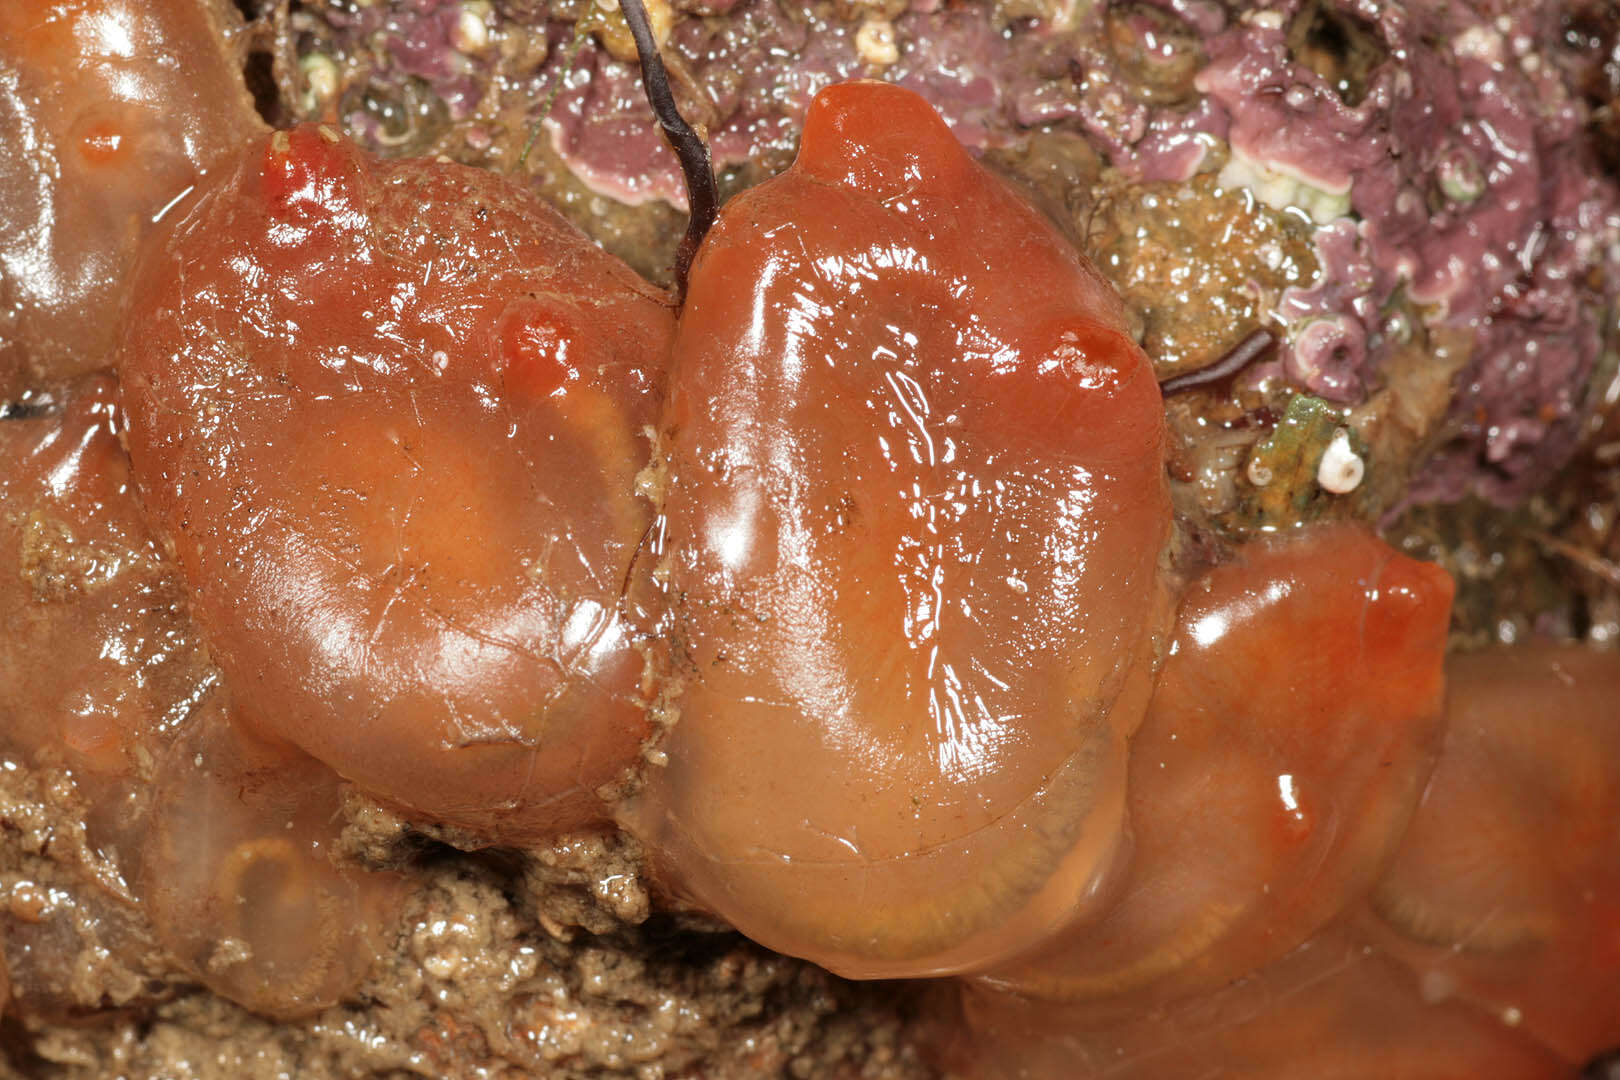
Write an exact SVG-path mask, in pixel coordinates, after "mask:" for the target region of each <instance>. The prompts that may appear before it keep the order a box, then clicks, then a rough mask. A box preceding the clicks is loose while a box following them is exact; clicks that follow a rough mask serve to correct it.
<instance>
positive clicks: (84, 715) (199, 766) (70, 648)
mask: <svg viewBox="0 0 1620 1080" xmlns="http://www.w3.org/2000/svg"><path fill="white" fill-rule="evenodd" d="M59 406H60V412H59V414H58V413H53V414H52V415H47V416H41V417H38V418H35V419H29V420H4V421H0V507H3V508H4V510H3V512H0V754H3V755H4V756H6V757H7V758H15V759H16V760H18V761H21V762H24V763H26V764H28V765H29V766H31V767H33V768H35V769H39V770H43V771H44V772H45V773H46V775H49V776H54V777H55V778H56V779H55V781H54V783H55V786H56V789H57V790H58V791H59V792H60V794H59V795H58V798H60V799H61V800H63V801H66V802H69V803H71V804H73V805H75V806H76V808H77V813H78V814H79V816H80V819H81V820H82V821H83V834H82V836H72V835H63V836H61V837H58V838H56V839H55V840H54V841H53V842H54V843H55V844H57V845H58V846H61V847H64V848H66V847H73V846H78V847H80V848H81V850H82V857H83V859H84V863H85V865H86V867H87V869H88V871H89V880H88V881H86V882H84V883H82V885H81V887H80V888H79V889H78V890H76V891H69V890H65V889H61V888H51V887H48V886H45V885H40V884H38V883H33V882H24V883H22V884H19V882H18V881H16V880H11V881H6V880H0V887H4V886H8V885H9V886H10V887H9V889H6V890H5V891H8V892H9V894H10V897H11V902H10V904H9V910H10V913H11V914H12V916H13V921H14V926H13V927H12V929H11V931H10V932H9V933H8V934H6V935H5V937H4V939H3V941H4V944H5V948H6V951H7V961H8V963H9V965H10V966H11V967H12V968H13V970H14V972H15V973H16V974H17V977H18V981H19V984H20V988H21V990H22V992H23V993H24V994H26V995H27V996H28V997H29V999H30V1000H31V1001H32V1002H33V1003H34V1004H35V1005H36V1006H40V1005H44V1004H45V1003H48V1002H52V1001H58V1002H60V1003H61V1004H62V1007H67V1004H68V1003H69V1002H71V1000H72V994H73V991H72V990H71V983H72V979H73V978H74V973H75V970H76V969H77V968H79V967H80V966H81V965H83V964H85V963H87V962H89V961H87V960H85V959H83V958H76V959H72V960H69V959H67V958H69V957H72V955H73V951H74V950H75V949H79V948H83V947H84V944H85V941H86V939H87V938H86V936H87V935H88V937H89V940H94V941H95V942H97V943H98V947H100V948H102V949H105V950H106V951H107V952H108V953H109V954H110V955H111V957H112V958H114V960H115V962H118V963H128V964H131V965H138V964H139V963H143V962H145V961H144V960H139V959H138V958H141V957H143V956H144V954H145V953H146V952H147V950H150V949H151V944H150V942H149V941H148V939H147V937H146V934H147V933H148V932H150V933H151V934H153V935H154V936H155V937H156V938H157V940H158V941H159V942H160V943H162V945H164V946H165V947H167V948H169V949H172V950H173V951H174V953H175V954H176V957H177V959H178V960H179V962H180V963H181V964H183V965H185V966H187V967H189V968H190V969H191V970H192V971H193V972H194V973H195V974H196V976H197V977H198V978H199V979H200V980H201V981H202V982H204V983H205V984H207V985H209V986H210V987H212V988H214V989H215V990H217V991H218V992H220V993H222V994H225V995H227V996H229V997H231V998H233V999H235V1000H237V1001H240V1002H242V1003H244V1004H246V1005H249V1006H250V1007H253V1008H256V1009H260V1010H262V1011H265V1012H270V1013H289V1012H301V1011H308V1010H311V1009H314V1008H317V1007H319V1006H320V1005H322V1004H324V1003H329V1002H332V1001H335V1000H337V999H338V998H340V997H341V996H342V995H344V994H346V993H348V992H350V991H351V990H352V989H353V987H354V985H355V984H356V983H357V982H358V981H359V979H360V977H361V976H362V975H364V973H365V971H366V970H367V969H368V968H369V966H370V964H371V962H372V958H373V957H374V955H375V951H376V949H377V947H378V945H379V944H380V942H381V940H382V939H381V936H380V935H382V934H384V933H386V931H387V930H388V929H389V928H390V927H391V923H392V919H393V916H394V914H395V912H396V911H397V905H398V901H399V890H398V887H397V883H396V882H395V881H394V879H393V878H392V876H391V875H385V874H365V873H362V872H358V871H344V870H341V869H340V868H339V867H338V866H337V865H336V864H334V862H333V860H332V858H331V856H330V849H331V846H332V845H333V843H334V842H335V840H336V837H337V831H338V827H339V826H338V824H337V818H338V815H337V813H336V810H337V799H338V792H339V781H338V778H337V776H336V775H335V774H333V773H332V772H331V771H330V770H329V769H327V768H326V767H325V766H322V765H320V764H319V763H318V762H316V761H314V760H313V759H310V758H308V757H305V756H304V755H303V754H301V753H299V752H297V751H291V750H289V749H288V748H286V747H282V748H271V747H260V746H257V745H256V744H253V743H251V742H249V741H244V740H242V739H241V738H240V737H239V736H238V735H237V734H236V732H235V727H234V725H233V724H232V722H231V720H230V718H229V716H230V699H229V695H228V693H227V692H226V691H225V689H224V688H223V687H222V686H221V681H220V677H219V672H218V671H217V670H215V669H214V668H213V667H212V666H211V665H210V663H209V659H208V654H207V651H206V649H205V647H204V646H203V644H202V641H201V635H200V633H199V632H198V629H197V627H196V626H195V625H194V624H193V623H192V622H191V619H190V617H189V612H188V610H187V600H186V596H185V592H184V590H183V588H182V586H181V582H180V580H179V575H178V574H177V573H176V571H175V568H174V566H173V564H172V563H171V562H169V560H168V559H167V558H166V557H165V556H164V554H163V553H162V551H161V549H160V548H159V546H158V544H157V543H156V541H155V540H154V538H153V535H152V533H151V531H150V530H149V529H148V527H147V526H146V524H145V523H144V521H143V520H142V517H141V514H140V510H139V507H138V505H137V504H136V501H135V493H134V489H133V485H132V483H131V480H130V470H129V461H128V459H127V457H126V456H125V454H124V450H123V448H122V447H121V446H120V445H119V443H118V439H117V436H116V435H115V433H114V429H115V427H116V426H117V424H118V408H117V405H116V403H115V388H114V385H113V382H112V380H111V379H109V378H106V377H101V376H95V377H91V378H89V379H87V380H82V381H80V382H79V383H78V384H76V385H74V386H72V387H70V388H68V389H65V390H64V391H62V393H61V396H60V401H59ZM5 767H6V768H7V770H8V771H10V770H11V769H13V768H14V765H13V763H12V761H10V760H7V761H6V762H5ZM8 794H14V793H10V792H8ZM4 813H5V814H6V816H7V820H8V821H9V822H10V823H11V824H12V825H13V826H19V822H18V820H17V815H18V814H19V813H20V811H19V807H18V805H17V804H16V803H15V802H8V803H7V804H6V806H5V810H4ZM6 869H7V870H8V871H9V870H11V868H10V867H7V868H6ZM25 892H26V893H30V894H38V896H39V897H40V899H39V902H38V903H37V904H34V903H32V902H25V903H19V902H18V900H17V897H19V896H21V895H24V893H25ZM19 912H22V913H23V914H24V915H25V916H26V917H19V916H18V913H19ZM147 920H150V931H147V930H146V929H144V928H145V927H146V926H147ZM0 966H3V965H0Z"/></svg>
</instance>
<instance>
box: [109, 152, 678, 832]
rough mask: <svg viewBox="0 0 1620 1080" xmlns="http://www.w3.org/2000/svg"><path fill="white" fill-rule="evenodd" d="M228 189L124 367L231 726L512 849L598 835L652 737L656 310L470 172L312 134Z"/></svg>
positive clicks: (226, 180)
mask: <svg viewBox="0 0 1620 1080" xmlns="http://www.w3.org/2000/svg"><path fill="white" fill-rule="evenodd" d="M221 172H222V175H221V176H220V177H219V178H218V180H217V182H216V183H214V184H213V185H211V186H210V188H209V190H207V191H206V193H204V194H203V195H202V196H201V197H200V198H199V199H198V200H197V202H196V203H195V205H193V206H190V207H189V208H187V209H185V210H184V212H181V213H177V214H176V215H174V217H173V219H172V220H171V221H170V222H168V223H167V224H166V232H164V233H161V234H159V235H158V236H156V237H154V238H153V241H152V243H151V244H150V245H149V247H148V249H147V251H146V254H145V256H144V257H143V261H142V263H141V265H140V268H139V270H138V281H137V286H136V290H137V291H136V295H135V302H134V305H133V315H132V317H131V319H130V323H129V325H128V326H127V327H126V332H125V335H124V338H123V342H124V344H123V348H122V352H121V356H120V363H121V375H122V378H123V383H124V393H125V400H126V405H127V408H128V416H129V446H130V452H131V457H132V461H133V467H134V471H135V476H136V479H137V482H138V484H139V487H140V491H141V494H142V497H143V500H144V502H145V505H146V509H147V511H148V514H149V515H150V516H151V517H152V519H153V520H154V522H155V523H156V524H157V525H158V526H159V527H160V528H161V529H162V530H163V531H164V532H165V533H166V534H167V536H168V537H169V539H170V540H171V541H172V543H173V546H174V550H175V554H176V556H177V561H178V564H179V567H180V570H181V573H182V575H183V577H184V579H185V582H186V584H187V587H188V591H189V592H190V594H191V597H192V602H193V607H194V611H195V613H196V617H197V618H198V620H199V621H200V622H201V623H202V625H203V627H204V630H205V632H206V634H207V638H208V641H209V644H210V647H211V650H212V652H213V654H214V656H215V659H216V660H217V662H218V663H219V665H220V667H222V668H223V669H224V670H225V673H226V675H227V676H228V678H229V680H230V685H231V687H232V688H233V694H234V697H235V699H236V702H237V705H238V709H239V713H240V715H241V716H242V718H243V719H244V721H245V722H247V723H248V724H249V726H250V727H252V728H254V729H255V730H257V731H258V732H259V733H261V734H263V735H267V736H271V737H275V738H281V739H285V740H287V741H290V742H292V743H295V744H296V745H298V746H300V747H302V748H303V749H304V750H306V751H307V752H309V753H310V754H312V755H314V756H315V757H317V758H319V759H321V760H322V761H325V762H326V763H327V764H329V765H331V766H332V767H333V768H335V769H336V770H337V771H338V772H339V773H341V774H342V775H344V776H345V777H347V778H348V779H350V780H352V781H354V782H355V783H357V784H358V785H360V786H361V787H362V788H364V789H366V790H367V791H369V792H371V793H373V794H374V795H376V796H378V797H380V798H383V799H385V800H388V801H390V802H392V803H395V804H397V805H400V806H403V807H405V808H407V809H409V810H414V811H417V812H420V813H422V814H425V815H429V816H432V817H435V818H437V819H439V820H442V821H447V822H451V823H454V824H458V825H462V826H465V827H468V828H473V829H478V830H484V831H486V832H487V833H489V834H491V835H496V836H499V837H500V838H504V839H518V840H521V839H522V838H524V837H527V836H532V835H537V834H541V833H545V832H551V831H555V830H559V829H567V828H573V827H578V826H580V825H582V824H586V823H589V822H591V821H594V820H598V819H600V818H602V817H603V816H604V815H605V812H606V808H605V806H604V804H603V803H602V801H601V799H600V798H599V797H598V794H597V792H598V789H600V788H601V787H602V785H604V784H612V783H615V782H616V781H617V779H618V778H619V777H620V775H621V774H622V772H623V769H624V767H625V765H626V764H627V763H628V762H631V761H633V760H635V758H636V755H637V752H638V750H639V747H640V744H641V741H642V739H643V738H644V736H645V735H646V730H645V729H646V720H645V713H644V710H643V708H642V702H641V698H640V694H641V680H642V673H643V668H644V662H643V658H642V655H641V653H640V652H639V651H638V650H637V647H636V645H637V642H636V640H635V634H634V632H633V630H632V629H631V626H632V624H633V622H634V620H633V619H631V618H630V617H629V616H628V614H627V612H626V611H625V609H624V606H623V604H622V594H623V591H624V590H623V586H624V581H625V578H626V575H627V573H628V570H629V567H630V564H631V561H632V556H633V553H634V551H635V548H636V545H637V543H638V542H639V540H640V539H641V537H642V535H643V533H644V532H645V531H646V529H647V526H648V524H649V522H650V521H651V510H650V507H649V506H648V505H647V504H646V502H645V500H643V499H641V498H640V497H638V496H637V495H636V494H635V490H636V488H635V477H636V474H637V473H638V472H639V471H640V470H641V468H642V467H643V465H644V463H645V461H646V459H647V456H648V444H647V440H646V437H645V435H644V433H643V432H644V429H645V428H647V427H648V426H649V425H650V424H651V423H652V422H653V420H654V418H655V409H656V403H657V398H658V394H659V391H660V382H661V375H660V370H659V365H660V364H661V362H662V359H663V356H664V354H665V352H666V351H667V348H668V341H669V334H670V331H671V324H672V320H673V316H672V314H671V311H670V307H669V305H668V303H667V302H666V301H665V300H664V299H663V297H662V295H661V294H659V293H657V292H655V291H654V290H653V289H651V287H649V286H647V285H645V284H644V283H642V282H641V281H640V279H638V278H636V277H635V275H634V274H633V273H631V272H630V271H629V270H628V269H627V268H625V267H624V266H623V265H621V264H620V263H618V262H617V260H615V259H613V258H611V257H610V256H608V255H606V254H604V253H603V252H601V251H600V250H598V249H597V248H595V247H593V246H592V245H591V244H590V243H589V242H588V241H587V240H586V239H585V238H584V237H583V236H581V235H580V234H579V233H577V232H576V231H575V230H574V229H573V228H572V227H571V226H569V225H568V224H566V223H565V222H564V221H563V220H562V218H561V217H560V216H559V215H558V214H556V213H555V212H554V211H552V210H550V209H549V208H547V207H546V206H545V205H544V204H542V203H541V202H539V201H538V200H537V199H535V198H533V197H531V196H530V195H528V194H526V193H525V192H523V191H522V190H521V189H519V188H517V187H516V186H514V185H512V184H511V183H510V182H508V181H505V180H502V179H500V178H499V177H496V176H494V175H493V174H490V173H487V172H484V171H481V170H477V169H472V168H465V167H461V166H454V165H450V164H447V163H435V162H428V161H405V162H397V163H381V162H376V161H373V160H371V159H370V158H368V157H367V156H366V155H365V154H364V153H362V152H361V151H360V150H358V149H357V148H355V147H354V146H353V145H351V144H349V143H348V142H346V141H344V140H342V139H341V138H340V137H339V136H338V135H337V134H336V133H334V132H332V131H331V130H330V129H327V128H317V127H306V128H300V129H298V130H295V131H292V132H278V133H276V134H274V135H271V136H270V137H269V138H267V139H264V140H262V141H260V142H259V143H257V144H255V145H254V146H252V147H251V148H249V149H248V150H247V151H246V152H245V153H244V154H243V155H242V156H241V157H240V158H239V160H238V161H237V162H236V163H235V164H234V166H233V167H231V168H229V169H224V170H222V171H221Z"/></svg>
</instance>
